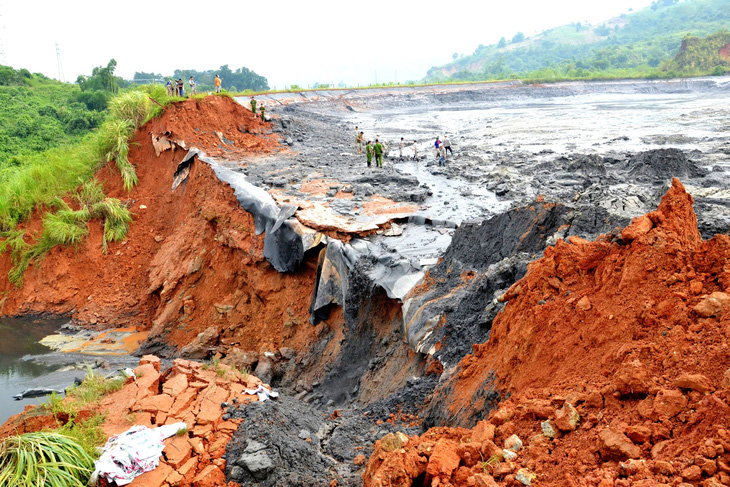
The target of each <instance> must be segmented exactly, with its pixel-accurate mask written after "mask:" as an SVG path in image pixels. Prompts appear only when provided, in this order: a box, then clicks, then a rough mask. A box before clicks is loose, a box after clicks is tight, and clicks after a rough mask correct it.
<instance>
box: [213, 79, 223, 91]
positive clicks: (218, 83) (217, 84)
mask: <svg viewBox="0 0 730 487" xmlns="http://www.w3.org/2000/svg"><path fill="white" fill-rule="evenodd" d="M213 84H215V92H216V93H220V92H221V78H220V76H218V75H217V74H216V75H215V80H213Z"/></svg>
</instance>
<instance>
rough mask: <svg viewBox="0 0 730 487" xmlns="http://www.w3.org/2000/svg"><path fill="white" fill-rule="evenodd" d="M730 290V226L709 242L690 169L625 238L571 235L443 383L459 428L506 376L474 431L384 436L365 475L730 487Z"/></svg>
mask: <svg viewBox="0 0 730 487" xmlns="http://www.w3.org/2000/svg"><path fill="white" fill-rule="evenodd" d="M728 287H730V237H728V236H727V235H717V236H715V237H714V238H713V239H711V240H709V241H703V240H702V239H701V237H700V234H699V232H698V231H697V221H696V217H695V214H694V211H693V209H692V197H691V196H690V195H688V194H687V193H686V192H685V190H684V187H683V186H682V185H681V183H680V182H679V181H678V180H676V179H675V180H674V181H673V185H672V188H671V189H670V190H669V191H668V193H667V194H666V195H665V196H664V198H663V199H662V202H661V204H660V206H659V208H658V209H657V211H654V212H651V213H649V214H648V215H645V216H642V217H640V218H637V219H635V220H634V221H633V222H632V223H631V225H629V226H628V227H626V228H625V229H624V230H623V232H622V235H621V239H619V240H618V241H609V240H607V239H599V240H598V241H596V242H587V241H584V240H581V239H576V238H571V239H570V241H569V242H564V241H559V242H558V243H557V244H556V245H555V246H554V247H551V248H548V249H547V250H546V251H545V256H544V257H543V258H542V259H540V260H538V261H536V262H534V263H533V264H532V265H531V266H530V267H529V270H528V273H527V275H526V276H525V277H524V278H523V279H521V280H520V281H518V282H517V283H515V284H514V285H513V286H512V287H511V288H510V289H509V290H508V292H507V293H506V294H505V296H504V297H503V298H504V299H508V300H509V303H508V305H507V306H506V308H505V310H504V312H503V313H501V314H500V315H499V316H498V317H497V319H496V320H495V321H494V325H493V328H492V334H491V336H490V339H489V341H487V342H486V343H484V344H482V345H476V346H475V347H474V354H473V355H470V356H467V357H466V358H464V360H463V361H462V362H461V363H460V365H459V367H458V370H457V371H456V372H455V373H454V375H453V376H452V377H451V379H450V380H449V381H448V382H447V386H445V387H444V390H443V393H444V394H448V398H447V401H448V403H449V404H450V407H449V409H450V412H451V413H452V414H453V417H454V418H456V419H455V421H456V422H457V424H458V422H459V421H462V422H465V421H467V420H468V419H470V418H474V417H479V416H480V415H481V416H482V417H483V413H482V414H480V411H482V410H483V409H484V408H486V407H487V406H488V405H487V404H485V402H484V399H478V398H480V397H484V394H480V391H481V392H482V393H483V392H484V390H483V388H485V387H487V384H490V383H491V381H493V380H494V378H495V376H496V380H494V383H495V385H494V387H495V388H496V389H497V390H498V391H500V392H501V393H502V397H506V396H508V397H509V399H508V400H506V401H504V402H503V403H501V404H500V407H499V409H498V410H497V411H495V412H493V413H492V415H491V416H490V418H489V421H488V422H486V421H482V422H480V423H478V425H477V427H476V428H475V429H474V430H471V431H468V430H451V429H445V430H441V429H435V430H431V431H430V432H427V433H426V434H425V435H423V436H422V437H420V438H412V439H411V440H410V441H409V442H408V444H407V446H406V447H405V448H403V449H401V450H396V451H393V452H388V451H387V448H386V449H384V448H383V447H382V445H379V447H378V449H376V452H375V453H374V455H373V456H372V457H371V459H370V464H369V466H368V472H367V474H366V482H365V485H366V486H380V485H388V484H387V479H389V478H396V477H399V476H401V477H402V476H403V472H404V470H407V471H408V472H409V475H408V476H406V477H408V478H409V479H410V480H409V481H408V482H401V483H399V485H442V486H444V485H446V486H448V485H495V481H496V482H497V483H498V484H499V485H521V484H525V485H528V484H526V482H528V481H532V480H534V479H535V478H536V479H537V481H538V482H539V485H555V486H558V485H561V486H562V485H601V486H610V485H626V486H628V485H646V486H649V485H680V484H682V483H683V482H684V483H685V484H691V485H700V483H701V485H703V486H704V485H728V484H730V433H728V424H729V423H728V422H729V421H730V406H728V401H730V389H727V387H730V370H728V366H730V349H729V348H728V338H730V312H728V308H730V294H726V291H728ZM492 374H494V375H492ZM513 434H517V435H518V436H519V438H520V439H521V440H522V441H523V442H524V444H525V446H524V447H523V448H521V449H519V451H518V452H517V455H516V458H515V459H513V460H512V461H508V459H507V458H506V457H504V455H503V453H502V452H501V448H497V446H496V445H500V446H502V445H503V443H504V442H505V440H507V438H508V437H510V436H511V435H513ZM437 450H438V452H439V454H438V455H436V452H437ZM434 455H435V456H434ZM493 456H494V458H493V459H492V461H490V462H488V463H483V462H484V461H486V460H488V459H490V458H492V457H493ZM510 456H512V455H511V454H507V457H510ZM520 469H522V470H520ZM411 474H412V475H411ZM414 479H416V480H414ZM530 479H532V480H530Z"/></svg>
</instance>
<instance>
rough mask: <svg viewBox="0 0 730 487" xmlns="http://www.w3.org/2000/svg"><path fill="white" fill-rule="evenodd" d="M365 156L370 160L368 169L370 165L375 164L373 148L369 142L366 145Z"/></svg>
mask: <svg viewBox="0 0 730 487" xmlns="http://www.w3.org/2000/svg"><path fill="white" fill-rule="evenodd" d="M365 156H366V157H367V159H368V167H370V164H371V163H372V162H373V146H372V145H371V144H370V141H369V140H368V143H367V144H365Z"/></svg>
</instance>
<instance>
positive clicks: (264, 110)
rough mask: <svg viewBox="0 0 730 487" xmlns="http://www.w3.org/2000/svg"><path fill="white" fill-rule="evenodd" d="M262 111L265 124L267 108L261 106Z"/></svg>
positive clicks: (262, 119)
mask: <svg viewBox="0 0 730 487" xmlns="http://www.w3.org/2000/svg"><path fill="white" fill-rule="evenodd" d="M260 111H261V121H262V122H265V121H266V107H265V106H263V105H261V110H260Z"/></svg>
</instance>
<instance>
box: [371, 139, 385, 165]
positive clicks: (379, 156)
mask: <svg viewBox="0 0 730 487" xmlns="http://www.w3.org/2000/svg"><path fill="white" fill-rule="evenodd" d="M373 152H375V166H376V167H383V145H382V144H381V143H380V142H379V141H378V139H375V147H373Z"/></svg>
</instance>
